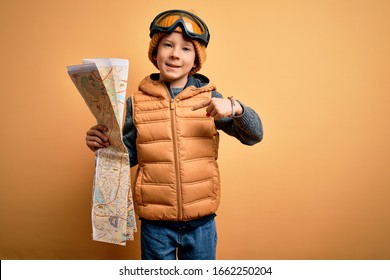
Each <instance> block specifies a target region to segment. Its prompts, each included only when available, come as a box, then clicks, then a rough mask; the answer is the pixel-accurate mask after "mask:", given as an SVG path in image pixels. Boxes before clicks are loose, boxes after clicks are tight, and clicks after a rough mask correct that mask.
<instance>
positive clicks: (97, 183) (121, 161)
mask: <svg viewBox="0 0 390 280" xmlns="http://www.w3.org/2000/svg"><path fill="white" fill-rule="evenodd" d="M67 68H68V74H69V76H70V78H71V79H72V81H73V83H74V84H75V86H76V88H77V90H78V91H79V93H80V94H81V96H82V97H83V99H84V101H85V102H86V103H87V105H88V107H89V109H90V111H91V112H92V114H93V115H94V117H95V118H96V121H97V123H98V124H103V125H105V126H106V127H107V128H108V133H107V136H108V138H109V141H110V144H111V145H110V146H108V147H106V148H103V149H99V150H97V152H96V167H95V177H94V184H93V196H92V239H93V240H96V241H102V242H108V243H113V244H119V245H126V240H133V239H134V232H136V230H137V228H136V222H135V214H134V208H133V199H132V194H131V187H130V184H131V179H130V163H129V155H128V152H127V149H126V146H125V145H124V144H123V139H122V122H123V112H124V104H125V98H126V88H127V76H128V69H129V62H128V60H124V59H113V58H98V59H83V64H80V65H74V66H68V67H67Z"/></svg>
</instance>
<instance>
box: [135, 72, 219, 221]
mask: <svg viewBox="0 0 390 280" xmlns="http://www.w3.org/2000/svg"><path fill="white" fill-rule="evenodd" d="M213 89H214V86H212V85H208V86H206V87H203V88H195V87H193V86H190V87H187V88H186V89H185V90H184V91H183V92H181V93H180V94H179V95H178V96H176V97H175V99H171V98H170V95H169V92H168V90H167V88H166V86H165V85H164V83H162V82H159V81H152V80H150V78H145V79H144V80H143V82H141V84H140V89H139V91H138V92H137V93H135V94H134V95H133V97H132V98H133V102H132V104H133V122H134V124H135V126H136V128H137V142H136V145H137V152H138V162H139V166H138V170H137V173H136V180H135V181H136V183H135V186H134V196H133V198H134V204H135V209H136V212H137V214H138V215H139V216H140V217H142V218H145V219H149V220H170V221H186V220H192V219H196V218H200V217H203V216H205V215H208V214H212V213H214V212H215V211H216V210H217V208H218V205H219V201H220V176H219V170H218V164H217V162H216V159H217V157H218V144H219V134H218V131H217V130H216V128H215V125H214V119H213V118H210V117H207V116H206V109H205V108H203V109H199V110H196V111H192V110H191V108H192V106H194V105H195V104H197V103H200V102H202V101H204V100H207V99H209V98H210V97H211V91H212V90H213Z"/></svg>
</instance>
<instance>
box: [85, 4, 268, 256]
mask: <svg viewBox="0 0 390 280" xmlns="http://www.w3.org/2000/svg"><path fill="white" fill-rule="evenodd" d="M150 37H151V41H150V44H149V53H148V55H149V59H150V61H151V62H152V63H153V64H154V65H155V66H156V68H157V69H158V70H159V73H156V74H151V75H150V76H148V77H146V78H145V79H143V80H142V81H141V83H140V84H139V89H138V92H136V93H135V94H134V95H133V96H132V97H131V98H128V100H127V113H126V120H125V124H124V128H123V137H124V138H123V139H124V143H125V145H126V146H127V148H128V151H129V156H130V164H131V166H135V165H137V164H138V169H137V172H136V178H135V186H134V190H133V191H134V193H133V199H134V205H135V211H136V213H137V215H138V216H139V218H140V220H141V253H142V259H171V260H172V259H176V258H178V259H187V260H189V259H203V260H205V259H215V256H216V243H217V232H216V226H215V221H214V217H215V216H216V214H215V212H216V211H217V209H218V205H219V201H220V176H219V170H218V164H217V162H216V160H217V158H218V143H219V137H218V136H219V134H218V130H222V131H224V132H226V133H227V134H229V135H231V136H233V137H236V138H237V139H238V140H239V141H240V142H241V143H243V144H245V145H253V144H255V143H258V142H260V141H261V139H262V135H263V130H262V124H261V121H260V118H259V116H258V115H257V113H256V112H255V111H254V110H253V109H251V108H249V107H247V106H245V105H244V104H243V103H241V102H239V101H237V100H235V99H234V98H233V97H229V98H223V97H222V95H221V94H220V93H218V92H217V91H216V89H215V86H214V85H213V84H212V83H211V82H210V81H209V79H208V78H207V77H205V76H203V75H200V74H196V73H197V72H198V71H199V70H200V69H201V68H202V66H203V64H204V62H205V60H206V47H207V45H208V43H209V39H210V34H209V31H208V28H207V26H206V24H205V23H204V22H203V21H202V20H201V19H200V18H199V17H198V16H196V15H194V14H192V13H190V12H188V11H183V10H169V11H165V12H163V13H161V14H159V15H157V16H156V18H155V19H154V20H153V22H152V23H151V25H150ZM107 135H108V133H107V128H106V127H104V126H102V125H95V126H93V127H91V128H90V129H89V130H88V131H87V136H86V143H87V146H88V147H89V148H90V149H91V150H92V151H96V150H97V149H100V148H104V147H107V146H108V145H110V143H109V139H108V137H107Z"/></svg>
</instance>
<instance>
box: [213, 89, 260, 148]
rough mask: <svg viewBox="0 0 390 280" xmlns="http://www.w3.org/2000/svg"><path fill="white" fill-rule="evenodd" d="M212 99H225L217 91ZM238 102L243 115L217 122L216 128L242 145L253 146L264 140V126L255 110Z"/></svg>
mask: <svg viewBox="0 0 390 280" xmlns="http://www.w3.org/2000/svg"><path fill="white" fill-rule="evenodd" d="M212 97H214V98H223V96H222V94H220V93H219V92H216V91H213V92H212ZM237 101H238V100H237ZM238 102H239V103H240V104H241V106H242V109H243V112H242V115H240V116H234V117H224V118H222V119H220V120H216V121H215V126H216V128H217V129H219V130H222V131H224V132H225V133H227V134H228V135H230V136H233V137H235V138H237V139H238V140H239V141H240V142H241V143H242V144H245V145H250V146H251V145H254V144H256V143H258V142H260V141H261V140H262V139H263V125H262V123H261V120H260V117H259V115H258V114H257V113H256V111H255V110H253V109H252V108H250V107H248V106H246V105H244V104H243V103H242V102H240V101H238Z"/></svg>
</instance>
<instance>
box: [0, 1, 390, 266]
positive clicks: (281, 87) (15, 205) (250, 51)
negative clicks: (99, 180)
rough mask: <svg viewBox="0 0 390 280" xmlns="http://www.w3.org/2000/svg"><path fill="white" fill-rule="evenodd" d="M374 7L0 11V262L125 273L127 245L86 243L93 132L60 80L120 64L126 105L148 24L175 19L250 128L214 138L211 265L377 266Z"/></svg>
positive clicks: (386, 35)
mask: <svg viewBox="0 0 390 280" xmlns="http://www.w3.org/2000/svg"><path fill="white" fill-rule="evenodd" d="M389 3H390V2H389V1H385V0H384V1H379V0H370V1H369V0H367V1H340V0H329V1H325V0H318V1H312V0H306V1H305V0H296V1H293V0H291V1H287V0H286V1H283V0H276V1H271V0H268V1H264V0H261V1H252V0H250V1H249V0H242V1H224V0H223V1H222V0H221V1H217V0H214V1H209V0H204V1H200V0H197V1H183V0H181V1H157V0H155V1H150V0H147V1H130V0H122V1H119V0H111V1H98V0H93V1H91V0H88V1H87V0H84V1H78V0H68V1H52V0H47V1H44V0H35V1H27V0H25V1H22V0H2V1H1V2H0V35H1V36H0V38H1V44H0V50H1V51H0V56H1V59H0V63H1V67H0V69H1V70H0V71H1V72H0V74H1V76H0V77H1V102H0V114H1V115H0V116H1V117H0V120H1V123H0V131H1V137H0V162H1V165H0V188H1V189H0V190H1V194H0V226H1V230H0V258H1V259H139V255H140V249H139V246H140V244H139V233H137V234H136V240H135V241H134V242H128V245H127V246H126V247H121V246H116V245H110V244H104V243H100V242H95V241H92V240H91V222H90V220H91V214H90V211H91V209H90V208H91V205H90V204H91V190H92V179H93V172H94V154H93V153H92V152H90V151H89V150H88V149H87V147H86V145H85V132H86V130H87V129H88V128H89V127H91V126H92V125H93V124H94V123H95V120H94V118H93V116H92V115H91V113H90V112H89V110H88V107H87V106H86V104H85V103H84V101H83V100H82V98H81V96H80V95H79V93H78V92H77V90H76V88H75V86H74V85H73V84H72V82H71V80H70V78H69V77H68V75H67V73H66V66H67V65H72V64H79V63H80V62H81V59H82V58H92V57H118V58H126V59H129V60H130V72H129V84H128V95H130V94H131V93H133V92H134V91H135V90H136V89H137V85H138V82H139V81H140V80H141V79H142V78H143V77H145V76H146V75H148V74H150V73H151V72H155V69H154V67H153V65H152V64H151V63H150V62H149V61H148V58H147V48H148V43H149V37H148V28H149V24H150V22H151V20H152V19H153V17H154V16H155V15H156V14H157V13H159V12H161V11H163V10H166V9H171V8H184V9H192V10H194V11H196V12H197V13H198V15H200V16H201V18H203V19H204V20H205V22H206V23H207V24H208V26H209V28H210V31H211V42H210V45H209V48H208V59H207V61H206V64H205V66H204V68H203V69H202V70H201V73H202V74H205V75H207V76H208V77H209V78H210V79H211V80H212V81H213V82H214V83H215V84H216V85H217V89H218V91H219V92H221V93H222V94H224V96H231V95H233V96H234V97H235V98H237V99H239V100H241V101H242V102H243V103H245V104H247V105H249V106H251V107H252V108H254V109H255V110H256V111H257V112H258V113H259V115H260V116H261V118H262V121H263V124H264V140H263V142H262V143H260V144H258V145H256V146H253V147H247V146H244V145H241V144H240V143H239V142H238V141H237V140H235V139H233V138H230V137H228V136H226V135H225V134H223V133H222V137H221V138H222V139H221V149H220V150H221V154H220V160H219V163H220V167H221V176H222V183H223V191H222V203H221V207H220V209H219V211H218V213H217V214H218V216H217V219H216V221H217V227H218V234H219V241H218V250H217V257H218V259H389V258H390V238H389V236H390V203H389V200H390V189H389V187H390V175H389V167H390V147H389V144H388V142H389V138H390V129H389V128H390V110H389V105H390V82H389V78H390V77H389V74H390V66H389V65H390V17H389V15H390V4H389ZM132 171H133V172H134V170H132Z"/></svg>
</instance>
